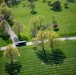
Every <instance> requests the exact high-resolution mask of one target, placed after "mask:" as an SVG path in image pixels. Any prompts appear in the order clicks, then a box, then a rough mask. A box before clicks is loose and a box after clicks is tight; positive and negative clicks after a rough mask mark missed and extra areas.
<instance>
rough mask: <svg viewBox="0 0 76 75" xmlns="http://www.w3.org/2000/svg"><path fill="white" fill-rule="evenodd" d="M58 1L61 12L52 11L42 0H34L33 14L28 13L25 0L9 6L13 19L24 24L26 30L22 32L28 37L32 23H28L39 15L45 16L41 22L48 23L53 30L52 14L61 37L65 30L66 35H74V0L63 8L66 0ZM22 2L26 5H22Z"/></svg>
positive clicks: (75, 8)
mask: <svg viewBox="0 0 76 75" xmlns="http://www.w3.org/2000/svg"><path fill="white" fill-rule="evenodd" d="M47 1H48V0H47ZM55 1H56V0H51V2H52V3H53V2H55ZM59 1H60V2H61V6H62V11H61V12H54V11H53V10H50V8H51V7H50V6H48V4H47V2H42V0H38V1H36V2H35V5H36V8H35V11H36V12H37V14H34V15H33V14H30V11H31V9H30V8H29V7H28V5H27V4H26V2H25V1H22V2H21V3H20V4H19V5H17V6H13V7H11V8H12V12H13V14H14V17H15V19H16V20H19V21H21V22H22V23H23V24H24V25H25V27H26V31H25V32H24V34H25V35H26V36H28V37H29V34H30V28H31V27H32V24H30V20H31V19H32V18H34V17H37V16H39V15H43V16H44V17H45V19H44V23H42V24H46V23H50V26H51V28H50V30H53V28H52V17H53V16H54V17H55V20H56V21H57V24H58V27H59V31H58V33H59V34H60V35H61V37H63V36H64V34H65V31H66V34H67V36H76V2H75V3H70V2H68V7H69V8H68V9H65V8H64V3H66V0H59ZM24 3H25V5H26V7H23V4H24Z"/></svg>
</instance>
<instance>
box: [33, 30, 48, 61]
mask: <svg viewBox="0 0 76 75" xmlns="http://www.w3.org/2000/svg"><path fill="white" fill-rule="evenodd" d="M45 39H46V33H45V32H44V31H43V30H42V29H41V30H39V31H38V33H37V36H36V38H35V39H34V40H35V41H37V42H38V41H40V42H41V47H42V51H43V53H44V56H45V62H46V61H47V58H46V52H45V47H44V40H45ZM38 43H39V42H38Z"/></svg>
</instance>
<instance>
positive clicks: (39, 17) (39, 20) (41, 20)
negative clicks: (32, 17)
mask: <svg viewBox="0 0 76 75" xmlns="http://www.w3.org/2000/svg"><path fill="white" fill-rule="evenodd" d="M43 21H44V16H43V15H39V16H38V22H39V26H40V29H41V27H42V26H43V25H42V22H43Z"/></svg>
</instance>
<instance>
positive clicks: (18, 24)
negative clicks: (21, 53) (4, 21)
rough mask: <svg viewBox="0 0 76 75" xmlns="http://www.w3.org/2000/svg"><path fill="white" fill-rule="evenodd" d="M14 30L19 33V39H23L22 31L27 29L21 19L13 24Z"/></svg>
mask: <svg viewBox="0 0 76 75" xmlns="http://www.w3.org/2000/svg"><path fill="white" fill-rule="evenodd" d="M12 28H13V30H14V31H15V33H16V34H17V35H18V37H19V39H21V33H22V32H23V31H25V27H24V25H23V24H21V22H20V21H16V22H15V23H14V25H13V27H12Z"/></svg>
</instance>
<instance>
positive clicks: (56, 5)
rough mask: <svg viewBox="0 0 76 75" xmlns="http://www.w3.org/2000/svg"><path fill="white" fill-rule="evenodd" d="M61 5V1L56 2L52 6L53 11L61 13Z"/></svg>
mask: <svg viewBox="0 0 76 75" xmlns="http://www.w3.org/2000/svg"><path fill="white" fill-rule="evenodd" d="M60 4H61V3H60V2H59V1H56V2H54V3H53V4H52V7H53V10H54V11H61V5H60Z"/></svg>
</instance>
